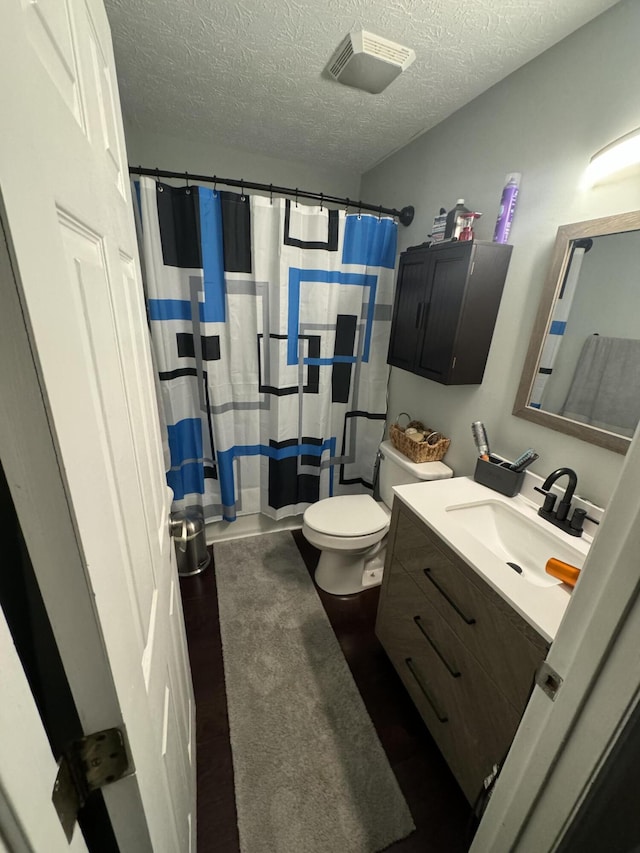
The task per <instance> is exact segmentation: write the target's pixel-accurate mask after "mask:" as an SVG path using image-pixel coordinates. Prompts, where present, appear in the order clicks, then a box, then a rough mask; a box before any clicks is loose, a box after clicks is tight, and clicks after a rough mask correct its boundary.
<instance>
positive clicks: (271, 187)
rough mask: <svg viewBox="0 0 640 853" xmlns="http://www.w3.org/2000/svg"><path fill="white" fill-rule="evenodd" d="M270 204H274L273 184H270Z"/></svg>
mask: <svg viewBox="0 0 640 853" xmlns="http://www.w3.org/2000/svg"><path fill="white" fill-rule="evenodd" d="M269 202H270V204H273V184H269Z"/></svg>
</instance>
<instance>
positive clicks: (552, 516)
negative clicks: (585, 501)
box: [534, 468, 587, 536]
mask: <svg viewBox="0 0 640 853" xmlns="http://www.w3.org/2000/svg"><path fill="white" fill-rule="evenodd" d="M565 475H566V476H567V477H568V478H569V483H568V485H567V488H566V491H565V493H564V496H563V497H562V498H561V499H560V502H559V503H558V506H557V508H555V503H556V497H557V496H556V495H554V494H552V493H551V492H550V491H549V489H550V488H551V486H553V484H554V483H555V482H556V481H557V480H559V479H560V477H564V476H565ZM577 484H578V477H577V474H576V472H575V471H574V470H573V469H572V468H558V469H557V470H556V471H552V473H551V474H549V476H548V477H547V479H546V480H545V481H544V483H543V484H542V488H541V489H539V488H538V487H537V486H534V488H535V490H536V491H537V492H540V493H541V494H543V495H544V496H545V497H544V503H543V505H542V506H541V507H540V509H539V510H538V515H539V516H540V517H541V518H544V519H546V520H547V521H549V522H550V523H551V524H554V525H555V526H556V527H559V528H560V529H561V530H564V531H565V533H568V534H569V535H571V536H582V526H583V524H584V520H585V518H586V516H587V513H586V510H584V509H574V511H573V514H572V515H571V518H569V511H570V509H571V501H572V500H573V495H574V492H575V490H576V486H577Z"/></svg>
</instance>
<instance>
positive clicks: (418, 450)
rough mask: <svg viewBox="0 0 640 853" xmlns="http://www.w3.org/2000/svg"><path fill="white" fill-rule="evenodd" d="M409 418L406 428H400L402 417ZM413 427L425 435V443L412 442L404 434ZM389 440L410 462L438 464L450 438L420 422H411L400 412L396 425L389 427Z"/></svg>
mask: <svg viewBox="0 0 640 853" xmlns="http://www.w3.org/2000/svg"><path fill="white" fill-rule="evenodd" d="M403 415H404V416H405V417H406V418H409V422H408V423H407V424H406V426H400V424H399V423H398V421H399V419H400V418H401V417H402V416H403ZM410 427H413V428H414V429H417V430H418V431H419V432H423V433H424V434H425V437H426V440H425V441H414V440H413V439H412V438H409V436H408V435H406V434H405V430H407V429H409V428H410ZM389 438H390V439H391V444H393V446H394V447H395V448H396V450H399V451H400V453H403V454H404V455H405V456H406V457H407V458H408V459H411V461H412V462H439V461H440V460H441V459H442V458H443V457H444V455H445V453H446V452H447V450H448V449H449V445H450V444H451V439H450V438H445V437H444V436H443V435H442V434H441V433H439V432H434V431H433V430H431V429H428V427H425V425H424V424H423V423H422V422H421V421H412V420H411V419H410V416H409V415H408V414H407V413H406V412H400V414H399V415H398V417H397V418H396V423H394V424H391V426H390V427H389Z"/></svg>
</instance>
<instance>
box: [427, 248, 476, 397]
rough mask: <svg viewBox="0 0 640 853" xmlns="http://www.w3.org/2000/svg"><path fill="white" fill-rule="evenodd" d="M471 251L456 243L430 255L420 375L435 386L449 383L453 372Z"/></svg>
mask: <svg viewBox="0 0 640 853" xmlns="http://www.w3.org/2000/svg"><path fill="white" fill-rule="evenodd" d="M472 249H473V244H472V243H458V244H455V243H454V244H450V245H448V246H446V247H445V248H444V249H436V250H435V251H433V252H432V253H431V263H430V265H429V269H428V279H427V293H428V297H427V300H428V301H427V306H426V308H425V310H424V311H423V317H422V318H421V324H422V328H423V330H424V332H423V335H424V337H423V338H422V341H421V346H420V350H419V353H418V360H417V372H418V373H420V375H421V376H426V377H427V379H433V380H435V381H436V382H447V380H448V377H449V373H450V372H451V369H452V361H453V355H454V343H455V339H456V332H457V328H458V321H459V317H460V309H461V307H462V301H463V298H464V293H465V286H466V282H467V274H468V271H469V261H470V257H471V252H472Z"/></svg>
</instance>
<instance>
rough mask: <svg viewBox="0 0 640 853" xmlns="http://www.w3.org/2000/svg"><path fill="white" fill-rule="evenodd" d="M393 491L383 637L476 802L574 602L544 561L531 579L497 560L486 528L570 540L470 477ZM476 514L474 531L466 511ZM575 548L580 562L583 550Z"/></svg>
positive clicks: (549, 544) (380, 621) (553, 545)
mask: <svg viewBox="0 0 640 853" xmlns="http://www.w3.org/2000/svg"><path fill="white" fill-rule="evenodd" d="M395 492H396V496H395V499H394V502H393V514H392V522H391V529H390V532H389V545H388V549H387V557H386V562H385V572H384V581H383V586H382V590H381V595H380V604H379V609H378V617H377V622H376V633H377V635H378V637H379V639H380V641H381V643H382V645H383V646H384V648H385V650H386V652H387V654H388V656H389V658H390V659H391V661H392V663H393V665H394V666H395V668H396V670H397V671H398V674H399V675H400V678H401V679H402V681H403V682H404V684H405V686H406V688H407V690H408V692H409V693H410V695H411V697H412V699H413V701H414V703H415V704H416V706H417V708H418V710H419V711H420V714H421V715H422V718H423V719H424V721H425V723H426V725H427V726H428V728H429V731H430V732H431V734H432V735H433V737H434V739H435V741H436V743H437V744H438V747H439V748H440V750H441V752H442V754H443V756H444V757H445V759H446V760H447V762H448V764H449V766H450V767H451V770H452V771H453V773H454V775H455V777H456V779H457V780H458V782H459V784H460V787H461V788H462V790H463V791H464V793H465V795H466V797H467V799H468V800H469V801H470V802H472V803H473V802H474V801H475V800H476V798H477V796H478V794H479V793H480V791H481V789H482V784H483V780H484V779H485V777H487V776H488V775H489V774H490V773H491V771H492V768H493V766H494V764H498V763H500V762H501V761H502V759H504V757H505V755H506V753H507V751H508V749H509V746H510V744H511V741H512V739H513V736H514V734H515V731H516V729H517V727H518V724H519V722H520V718H521V716H522V713H523V711H524V708H525V706H526V704H527V701H528V697H529V694H530V692H531V689H532V686H533V683H534V677H535V672H536V669H537V667H538V666H539V664H540V663H541V662H542V661H543V660H544V658H545V657H546V654H547V651H548V649H549V644H550V641H551V639H552V637H553V636H554V634H555V630H556V629H557V625H558V624H559V621H560V619H561V618H562V615H563V613H564V610H565V609H566V606H567V604H568V602H569V590H568V588H566V587H565V586H564V585H562V584H559V583H557V581H555V580H554V579H552V578H550V577H549V576H545V574H544V564H543V565H542V567H541V574H540V576H539V577H538V575H537V572H536V573H535V577H534V574H533V572H532V573H531V574H530V576H529V580H527V579H526V576H524V575H523V574H519V573H517V572H516V571H515V570H514V569H512V568H510V567H509V566H508V564H506V563H505V561H504V558H502V559H499V558H498V557H497V556H496V552H495V550H493V551H492V546H491V543H490V539H491V535H492V532H491V527H492V525H494V526H497V527H499V526H500V525H501V524H502V523H503V516H504V523H505V524H506V525H507V526H508V525H509V524H512V525H513V531H514V540H515V541H520V540H523V539H524V540H526V538H527V536H528V535H529V530H531V531H533V533H532V536H533V538H534V539H535V541H536V543H537V545H538V544H539V543H540V542H543V543H544V544H543V545H542V546H540V547H543V548H547V550H550V549H551V550H552V551H556V550H558V549H561V548H563V547H565V543H564V541H563V539H562V536H563V535H564V534H559V535H556V534H554V533H553V532H551V533H547V531H546V530H545V528H544V522H543V521H541V520H540V519H537V518H536V515H535V507H533V506H524V502H522V503H523V506H522V507H520V505H519V504H514V503H512V502H510V499H508V498H503V497H502V496H501V495H498V494H496V493H494V492H491V491H490V490H488V489H485V488H484V487H483V486H481V485H479V484H477V483H474V482H473V481H471V480H469V479H467V478H459V479H456V480H449V481H447V483H446V484H445V483H433V484H424V485H423V484H420V485H418V486H415V485H413V486H405V487H400V488H398V489H395ZM412 505H413V508H412ZM514 506H518V512H517V513H516V510H515V509H514ZM474 508H475V510H478V513H479V514H478V516H477V525H476V528H474V527H473V526H471V527H469V526H468V521H467V515H468V513H464V512H462V513H461V512H460V510H469V509H474ZM510 514H513V519H511V517H510ZM516 516H517V517H516ZM520 516H522V517H521V518H520ZM469 517H471V518H474V516H472V515H469ZM498 517H499V524H497V525H495V519H496V518H498ZM491 518H493V519H494V521H492V520H491ZM425 519H429V522H430V523H426V521H425ZM461 520H464V524H467V527H465V526H464V524H461V523H460V522H461ZM521 522H522V528H520V527H519V525H520V524H521ZM473 523H474V524H476V521H474V522H473ZM436 531H438V532H436ZM439 531H442V532H443V536H441V535H439ZM483 536H486V543H485V541H484V539H483ZM545 537H546V540H545ZM566 538H567V539H568V538H569V537H566ZM445 540H446V541H445ZM496 541H497V540H496ZM501 541H502V540H501ZM487 543H488V544H487ZM452 544H455V547H452ZM537 545H536V547H537ZM495 547H496V548H497V547H498V546H497V545H496V546H495ZM499 547H502V544H500V546H499ZM515 547H517V546H516V545H514V548H515ZM524 547H525V548H526V549H527V553H530V552H531V549H530V548H529V547H528V543H526V542H524ZM567 547H569V546H567ZM576 547H577V548H578V549H579V552H580V553H578V552H576V554H577V555H578V559H576V558H575V557H574V559H576V562H579V563H580V565H582V563H581V562H580V558H581V559H582V560H584V555H585V554H586V550H587V546H586V545H585V544H584V543H579V544H578V545H577V546H576ZM544 553H546V552H545V551H541V555H543V554H544ZM461 554H463V555H464V556H465V557H467V558H468V560H469V561H467V559H463V558H462V556H461ZM566 556H567V555H566V554H565V557H566ZM541 559H543V556H540V557H536V562H540V561H541ZM523 562H524V561H523ZM483 568H484V569H486V574H484V573H483Z"/></svg>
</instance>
